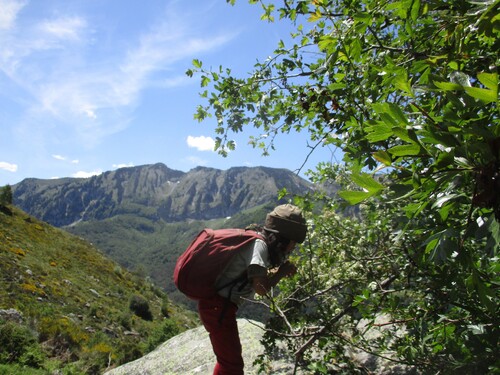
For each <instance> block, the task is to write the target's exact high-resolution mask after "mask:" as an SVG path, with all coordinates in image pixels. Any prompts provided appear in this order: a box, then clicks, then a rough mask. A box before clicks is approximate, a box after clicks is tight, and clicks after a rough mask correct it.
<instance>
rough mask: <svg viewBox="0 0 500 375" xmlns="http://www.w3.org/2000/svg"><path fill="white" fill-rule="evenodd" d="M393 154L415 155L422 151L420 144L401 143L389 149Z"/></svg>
mask: <svg viewBox="0 0 500 375" xmlns="http://www.w3.org/2000/svg"><path fill="white" fill-rule="evenodd" d="M387 151H388V152H389V153H390V154H391V155H393V156H414V155H418V154H419V153H420V146H419V145H416V144H411V145H400V146H394V147H391V148H390V149H389V150H387Z"/></svg>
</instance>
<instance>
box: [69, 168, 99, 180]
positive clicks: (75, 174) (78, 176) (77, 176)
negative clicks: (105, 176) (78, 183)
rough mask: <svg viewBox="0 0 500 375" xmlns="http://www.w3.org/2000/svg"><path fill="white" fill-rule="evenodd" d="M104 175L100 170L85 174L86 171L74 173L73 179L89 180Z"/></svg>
mask: <svg viewBox="0 0 500 375" xmlns="http://www.w3.org/2000/svg"><path fill="white" fill-rule="evenodd" d="M101 173H102V171H101V170H100V169H98V170H96V171H93V172H85V171H78V172H76V173H73V176H72V177H76V178H88V177H92V176H99V175H100V174H101Z"/></svg>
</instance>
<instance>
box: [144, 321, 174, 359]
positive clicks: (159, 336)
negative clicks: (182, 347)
mask: <svg viewBox="0 0 500 375" xmlns="http://www.w3.org/2000/svg"><path fill="white" fill-rule="evenodd" d="M179 333H180V330H179V327H178V326H177V325H176V324H175V322H173V321H172V320H170V319H165V320H164V321H163V323H162V325H161V326H160V327H159V328H158V329H157V330H155V331H153V333H152V334H151V336H149V339H148V342H147V344H146V352H150V351H152V350H154V349H156V347H157V346H158V345H160V344H162V343H163V342H165V341H167V340H168V339H170V338H171V337H174V336H176V335H178V334H179Z"/></svg>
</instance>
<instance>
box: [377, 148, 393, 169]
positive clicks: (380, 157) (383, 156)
mask: <svg viewBox="0 0 500 375" xmlns="http://www.w3.org/2000/svg"><path fill="white" fill-rule="evenodd" d="M372 156H373V157H374V158H375V160H377V161H379V162H381V163H383V164H385V165H387V166H389V165H391V164H392V160H391V155H389V154H388V153H387V152H386V151H383V150H379V151H376V152H374V153H373V154H372Z"/></svg>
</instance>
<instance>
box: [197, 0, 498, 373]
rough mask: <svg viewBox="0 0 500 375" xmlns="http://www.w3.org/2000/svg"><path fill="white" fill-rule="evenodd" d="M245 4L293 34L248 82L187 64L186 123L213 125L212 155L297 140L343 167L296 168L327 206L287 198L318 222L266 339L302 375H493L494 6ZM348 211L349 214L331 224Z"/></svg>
mask: <svg viewBox="0 0 500 375" xmlns="http://www.w3.org/2000/svg"><path fill="white" fill-rule="evenodd" d="M228 2H229V3H231V4H234V3H235V1H234V0H231V1H228ZM250 3H259V4H260V5H261V6H262V8H263V10H264V14H263V16H262V18H263V20H267V21H270V22H274V21H276V19H277V18H279V22H292V23H293V24H294V25H295V26H296V33H294V34H293V35H292V39H291V41H290V42H288V43H289V44H286V43H285V42H281V43H280V44H279V45H278V46H277V49H276V50H275V51H274V54H273V55H272V56H271V57H269V58H268V59H266V60H265V61H262V62H258V63H257V64H256V65H255V67H254V71H253V72H252V73H251V74H250V75H249V76H247V77H236V76H234V75H233V74H232V71H231V70H230V69H227V68H222V67H221V68H219V69H218V70H206V69H204V67H203V64H202V62H201V61H198V60H195V61H194V68H193V69H192V70H189V71H188V72H187V73H188V75H194V74H200V76H201V82H202V87H204V88H205V91H203V92H202V93H201V94H202V97H203V98H205V99H206V103H205V104H204V105H201V106H199V108H198V110H197V112H196V115H195V117H196V118H198V119H199V120H200V121H201V120H204V119H206V118H208V117H211V116H215V118H216V120H217V125H216V129H215V130H216V133H217V135H218V137H217V147H218V149H219V151H220V152H221V153H222V154H223V155H226V154H227V151H228V150H231V149H232V148H234V147H235V143H234V142H233V141H232V140H231V135H232V133H233V132H242V131H245V129H246V128H245V126H253V127H255V128H257V129H259V130H260V132H261V137H253V138H251V142H252V143H253V144H254V145H255V146H256V147H260V148H262V150H263V153H264V154H266V153H268V152H270V151H271V150H272V149H273V147H274V140H275V138H276V137H279V136H286V134H288V133H290V132H293V131H296V132H302V134H304V139H306V140H307V141H308V143H307V144H308V145H309V150H305V151H307V152H314V149H315V148H317V147H322V146H325V145H333V146H336V147H338V148H339V149H340V150H341V151H342V152H343V155H344V165H343V166H332V165H329V164H327V163H325V164H320V165H318V168H317V170H316V171H315V172H311V178H312V179H313V180H314V181H317V182H336V183H340V184H341V185H342V187H343V191H342V192H341V193H340V197H341V198H342V199H340V200H336V199H330V198H327V197H324V199H323V203H322V205H321V210H320V211H319V213H318V209H319V208H318V207H313V203H312V202H313V201H316V200H317V198H315V199H314V200H313V199H311V197H303V198H301V199H296V201H295V202H296V203H297V204H302V205H303V206H304V207H305V208H306V209H308V210H309V211H311V212H316V213H315V214H312V213H311V214H310V216H309V219H310V222H311V227H312V231H311V233H310V238H309V242H308V244H307V245H306V246H304V247H303V248H302V249H301V252H300V254H299V255H300V256H298V257H297V259H296V261H297V262H299V263H300V265H301V268H300V272H299V275H297V276H296V277H295V278H294V279H293V280H291V281H290V282H288V283H286V284H284V285H283V286H282V293H281V295H280V297H279V298H278V300H276V301H273V303H272V304H271V307H272V308H273V310H274V311H275V312H276V314H275V318H274V319H273V320H272V321H271V323H270V325H269V328H270V331H269V333H268V335H267V340H266V344H267V345H269V347H272V346H273V344H274V339H275V338H276V337H281V338H283V337H287V338H288V340H289V347H290V349H291V350H294V351H295V354H296V358H297V366H304V367H308V368H309V369H311V370H314V371H315V372H317V373H328V372H330V371H346V372H348V373H352V372H354V371H359V372H363V371H366V369H363V368H362V367H361V366H360V365H359V363H355V362H353V361H351V359H350V358H352V357H351V356H350V354H349V352H348V351H347V350H346V348H349V347H350V348H352V349H353V350H362V351H366V352H370V353H374V354H375V355H377V356H382V357H386V358H389V357H390V358H391V359H392V360H393V361H395V362H396V363H400V364H405V365H411V366H415V367H417V368H419V369H421V370H424V371H425V372H427V373H438V372H439V373H452V372H454V371H458V370H459V371H461V373H478V374H482V373H488V372H491V373H498V372H499V371H500V369H499V363H498V349H497V348H498V344H499V343H498V336H499V330H498V325H499V321H498V320H499V319H498V313H499V311H498V297H499V296H498V294H499V293H498V286H499V280H498V271H499V263H498V249H499V246H500V245H499V244H500V195H499V194H498V191H499V189H500V123H499V116H498V114H499V112H498V110H499V107H498V66H499V62H500V60H499V51H500V38H499V36H500V12H499V10H500V9H499V8H500V1H498V0H474V1H472V0H453V1H451V0H430V1H423V0H363V1H361V0H333V1H328V0H303V1H298V0H296V1H294V0H284V1H281V2H274V3H279V4H280V5H276V4H273V3H268V2H265V1H255V0H253V1H250ZM263 53H267V51H264V52H263ZM346 203H349V204H357V205H359V206H360V207H359V213H360V214H359V216H358V217H357V218H352V217H349V218H346V217H345V216H343V215H339V213H341V212H342V209H343V208H344V207H345V205H346ZM368 335H369V336H370V338H369V337H368Z"/></svg>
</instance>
